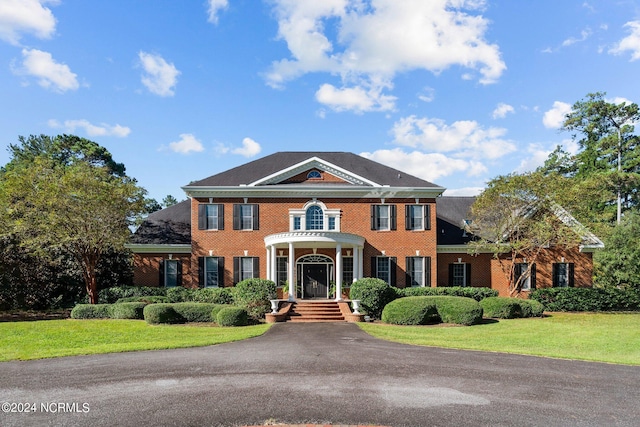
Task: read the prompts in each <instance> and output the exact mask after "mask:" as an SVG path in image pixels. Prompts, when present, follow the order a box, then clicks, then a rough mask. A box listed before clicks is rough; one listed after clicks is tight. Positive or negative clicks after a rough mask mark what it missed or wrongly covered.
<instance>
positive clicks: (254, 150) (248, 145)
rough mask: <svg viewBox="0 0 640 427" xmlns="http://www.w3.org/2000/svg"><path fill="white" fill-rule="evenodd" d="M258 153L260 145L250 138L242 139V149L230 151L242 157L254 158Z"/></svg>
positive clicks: (260, 149) (260, 148)
mask: <svg viewBox="0 0 640 427" xmlns="http://www.w3.org/2000/svg"><path fill="white" fill-rule="evenodd" d="M260 151H262V147H260V144H258V143H257V142H255V141H254V140H253V139H251V138H244V139H243V140H242V147H239V148H235V149H232V150H231V152H232V153H233V154H239V155H241V156H244V157H253V156H256V155H258V154H259V153H260Z"/></svg>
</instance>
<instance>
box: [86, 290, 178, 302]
mask: <svg viewBox="0 0 640 427" xmlns="http://www.w3.org/2000/svg"><path fill="white" fill-rule="evenodd" d="M166 292H167V291H166V289H165V288H154V287H148V286H114V287H111V288H106V289H102V290H101V291H100V292H99V293H98V302H100V303H101V304H113V303H114V302H116V301H118V300H119V299H120V298H128V297H143V296H152V295H161V296H164V295H166Z"/></svg>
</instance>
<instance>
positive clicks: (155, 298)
mask: <svg viewBox="0 0 640 427" xmlns="http://www.w3.org/2000/svg"><path fill="white" fill-rule="evenodd" d="M123 302H145V303H147V304H158V303H163V302H165V303H166V302H169V298H167V297H165V296H161V295H149V296H144V297H127V298H120V299H119V300H118V301H116V302H115V303H116V304H122V303H123Z"/></svg>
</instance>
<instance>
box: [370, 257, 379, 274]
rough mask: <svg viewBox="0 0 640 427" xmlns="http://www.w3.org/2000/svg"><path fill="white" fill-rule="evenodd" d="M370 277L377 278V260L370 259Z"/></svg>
mask: <svg viewBox="0 0 640 427" xmlns="http://www.w3.org/2000/svg"><path fill="white" fill-rule="evenodd" d="M371 277H378V258H377V257H374V256H372V257H371Z"/></svg>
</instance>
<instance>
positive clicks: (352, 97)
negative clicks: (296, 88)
mask: <svg viewBox="0 0 640 427" xmlns="http://www.w3.org/2000/svg"><path fill="white" fill-rule="evenodd" d="M381 90H382V87H376V88H372V89H369V90H367V89H365V88H363V87H361V86H355V87H343V88H340V89H338V88H336V87H335V86H333V85H330V84H328V83H325V84H323V85H322V86H320V89H318V91H317V92H316V100H317V101H318V102H319V103H321V104H324V105H326V106H327V107H329V108H331V109H332V110H334V111H347V110H351V111H354V112H356V113H363V112H368V111H389V110H393V108H394V106H395V100H396V97H395V96H390V95H383V94H382V93H381Z"/></svg>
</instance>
